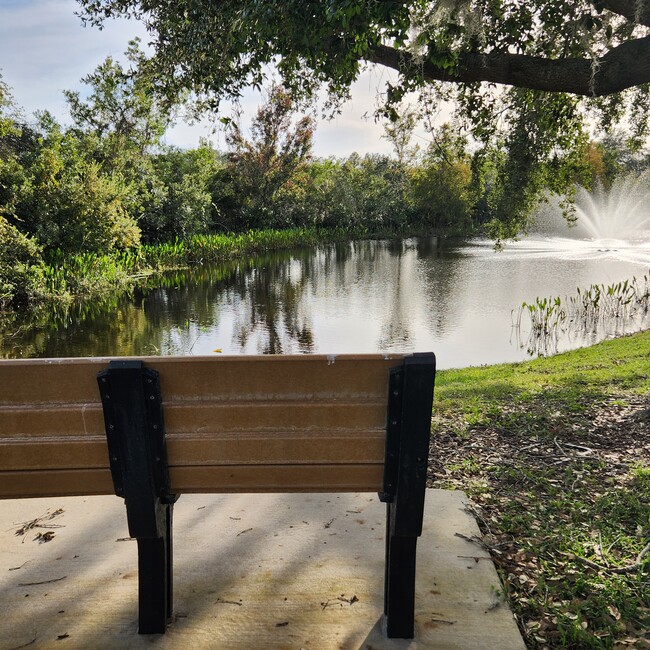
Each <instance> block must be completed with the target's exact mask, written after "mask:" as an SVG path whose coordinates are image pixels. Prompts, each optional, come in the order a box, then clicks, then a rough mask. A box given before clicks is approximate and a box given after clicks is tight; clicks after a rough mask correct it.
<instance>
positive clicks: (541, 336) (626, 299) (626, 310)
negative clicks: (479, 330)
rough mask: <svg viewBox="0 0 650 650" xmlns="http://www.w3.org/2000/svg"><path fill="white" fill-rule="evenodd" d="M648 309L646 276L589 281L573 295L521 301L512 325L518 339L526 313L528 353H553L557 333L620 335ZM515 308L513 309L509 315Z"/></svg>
mask: <svg viewBox="0 0 650 650" xmlns="http://www.w3.org/2000/svg"><path fill="white" fill-rule="evenodd" d="M649 310H650V278H649V276H647V275H644V276H643V277H642V278H641V279H640V280H639V279H637V278H636V277H633V278H632V279H631V280H624V281H621V282H616V283H614V284H611V285H605V284H592V285H591V286H590V287H588V288H587V289H580V287H578V288H577V289H576V294H575V295H574V296H569V297H565V298H564V301H563V300H562V299H561V298H560V297H554V298H536V299H535V302H533V303H527V302H523V303H522V304H521V306H520V307H519V309H518V310H517V311H516V314H517V315H516V318H515V319H514V322H513V328H514V329H515V333H516V335H517V339H518V340H520V334H521V326H522V319H523V317H524V315H526V316H528V318H529V321H530V333H529V336H528V339H527V341H526V343H525V345H527V350H528V353H529V354H531V355H533V354H538V355H545V354H549V353H554V352H557V342H558V337H559V335H560V334H561V333H569V334H579V335H587V334H593V333H595V332H596V331H597V330H598V329H599V328H608V329H610V330H613V334H614V335H620V334H623V333H625V332H626V331H627V330H629V329H630V327H631V326H632V325H637V324H639V321H642V320H643V319H644V318H645V317H646V316H647V315H648V311H649ZM514 313H515V310H513V314H514Z"/></svg>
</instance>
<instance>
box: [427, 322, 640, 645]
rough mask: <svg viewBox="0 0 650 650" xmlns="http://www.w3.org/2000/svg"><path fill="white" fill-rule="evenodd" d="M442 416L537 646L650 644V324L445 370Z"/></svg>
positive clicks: (442, 462) (457, 467)
mask: <svg viewBox="0 0 650 650" xmlns="http://www.w3.org/2000/svg"><path fill="white" fill-rule="evenodd" d="M433 423H434V425H433V435H432V444H431V455H430V470H429V471H430V485H432V486H433V487H445V488H457V489H462V490H464V491H465V492H466V493H467V494H468V496H469V497H470V498H471V500H472V502H473V504H474V505H473V510H474V514H475V515H476V517H477V519H478V521H479V525H480V527H481V531H482V538H481V539H476V540H475V541H476V543H477V544H479V545H481V546H484V547H486V548H488V549H489V550H490V552H491V554H492V557H493V558H494V560H495V563H496V565H497V567H498V569H499V571H500V573H501V577H502V581H503V588H504V597H506V598H507V599H508V601H509V602H510V605H511V607H512V609H513V611H514V613H515V616H516V618H517V621H518V623H519V626H520V628H521V630H522V633H523V635H524V638H525V640H526V643H527V645H528V647H529V648H581V649H582V648H635V647H637V648H650V332H643V333H640V334H637V335H634V336H629V337H625V338H621V339H616V340H613V341H607V342H605V343H601V344H599V345H596V346H593V347H591V348H584V349H581V350H576V351H573V352H569V353H566V354H561V355H557V356H554V357H547V358H541V359H536V360H534V361H530V362H526V363H519V364H504V365H498V366H490V367H482V368H467V369H462V370H447V371H441V372H440V373H438V376H437V379H436V394H435V400H434V418H433Z"/></svg>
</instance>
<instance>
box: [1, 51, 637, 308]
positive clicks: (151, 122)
mask: <svg viewBox="0 0 650 650" xmlns="http://www.w3.org/2000/svg"><path fill="white" fill-rule="evenodd" d="M143 57H144V55H143V53H142V51H141V50H140V48H139V44H138V42H137V41H134V42H133V43H131V45H130V46H129V49H128V51H127V53H126V60H127V64H126V67H123V66H122V65H121V64H119V63H117V62H116V61H114V60H113V59H112V58H111V57H109V58H107V59H106V60H105V61H104V62H103V63H102V64H101V65H99V66H98V67H97V68H96V69H95V71H94V72H92V73H91V74H89V75H88V76H87V77H85V78H84V80H83V81H84V82H85V84H86V85H87V87H88V92H87V93H84V94H83V97H82V94H80V93H76V92H67V93H65V95H66V98H67V101H68V104H69V108H70V114H71V117H72V120H73V123H72V125H71V126H67V127H64V126H62V125H60V124H59V123H57V121H56V120H55V119H54V118H53V117H52V116H51V115H50V114H49V113H47V112H41V113H38V114H37V115H36V116H35V120H34V121H33V122H30V123H27V122H26V121H25V120H24V118H23V117H22V115H21V112H20V110H19V109H18V108H17V107H16V106H15V104H14V102H13V100H12V98H11V94H10V91H9V88H8V87H7V86H6V84H4V83H3V81H2V78H1V77H0V236H1V237H0V311H7V310H14V311H15V310H24V309H25V307H30V306H33V305H37V304H39V303H42V302H44V301H49V300H61V299H63V300H69V299H70V298H75V297H91V296H93V295H98V294H101V293H104V292H105V291H107V290H110V289H113V288H121V287H125V286H129V285H132V284H133V283H134V282H136V281H137V279H138V277H142V276H149V275H151V274H152V273H156V272H159V271H162V270H165V269H169V268H178V267H180V266H187V265H189V264H195V263H200V262H207V261H216V260H221V259H225V258H228V257H232V256H235V255H245V254H249V253H251V252H255V251H256V250H269V249H276V248H280V247H290V246H295V245H311V244H313V243H317V242H323V241H333V240H338V239H341V238H348V239H350V238H354V237H358V236H368V235H372V234H374V235H381V234H398V235H399V234H402V235H403V234H415V233H417V234H425V233H426V234H441V235H445V236H457V235H469V234H475V233H477V232H481V230H482V229H485V228H489V227H490V224H492V225H493V224H494V223H496V221H499V220H500V221H501V222H503V219H504V218H506V217H504V216H503V215H504V214H505V212H504V210H505V209H506V208H505V207H504V205H506V204H507V203H508V199H507V197H506V199H504V194H503V183H502V180H503V175H504V174H507V173H509V172H508V168H507V158H504V156H503V152H502V151H499V150H498V149H493V150H487V149H485V148H482V149H480V150H475V151H473V152H472V146H471V145H470V142H469V141H468V139H467V137H466V136H465V135H463V134H462V133H460V131H459V130H458V128H455V127H452V126H451V125H449V124H446V125H443V126H442V127H439V128H433V127H431V128H430V129H429V131H430V137H431V140H430V142H429V143H428V145H427V146H426V147H425V148H423V149H419V148H418V147H417V146H411V144H410V141H411V136H412V135H413V129H414V127H415V124H416V123H417V115H415V114H412V113H410V112H408V111H405V112H404V114H403V115H395V116H394V119H393V121H392V123H391V124H390V125H387V126H386V138H387V139H388V140H389V141H390V142H391V143H392V145H393V147H394V150H395V156H394V157H391V156H385V155H366V156H364V157H361V156H359V155H357V154H352V155H350V156H349V157H348V158H346V159H334V158H331V159H326V160H323V159H315V158H314V157H313V155H312V141H313V133H314V119H313V117H312V116H311V115H310V114H299V112H298V108H297V106H296V104H295V103H294V101H293V98H292V96H291V94H290V93H289V92H288V91H287V90H286V89H285V88H283V87H281V86H274V87H272V88H270V89H269V90H268V96H267V99H266V102H265V103H264V104H263V105H262V106H261V107H260V108H259V110H258V112H257V114H256V115H255V117H254V119H253V121H252V124H251V128H250V129H249V130H246V129H244V127H243V125H242V124H241V122H240V119H239V118H240V116H239V115H237V114H235V116H234V118H233V119H232V120H226V122H228V127H227V131H226V143H227V145H228V150H227V151H226V152H220V151H217V150H216V149H215V148H213V147H212V146H211V145H210V144H209V143H207V142H203V143H202V144H201V145H200V146H199V147H197V148H196V149H192V150H180V149H176V148H173V147H168V146H165V145H164V142H163V136H164V134H165V131H166V129H167V128H168V126H169V125H170V124H171V123H172V122H173V118H174V114H173V111H174V109H173V107H170V106H168V105H165V104H164V103H161V101H160V99H158V98H157V97H156V93H155V87H154V86H155V84H154V82H153V81H152V79H151V78H150V77H148V76H147V75H146V74H144V73H143V71H142V63H143V61H144V58H143ZM474 148H475V147H474ZM613 151H615V147H612V146H611V145H607V146H605V145H604V144H603V145H600V144H594V143H586V144H585V147H584V150H583V151H582V157H581V158H580V159H576V160H575V161H574V163H572V165H573V166H572V170H573V171H572V176H571V178H572V180H573V181H575V182H580V183H582V184H583V185H587V186H588V185H589V184H591V183H593V182H597V181H602V182H607V180H608V178H610V177H612V176H613V175H615V173H617V172H618V171H619V168H618V167H616V165H615V164H614V163H612V159H614V158H616V156H615V155H614V154H612V152H613ZM608 152H609V153H610V154H611V155H610V156H609V158H608V157H607V155H606V154H607V153H608ZM639 160H640V158H639V156H637V158H635V161H636V162H638V161H639ZM624 167H625V166H624V165H623V166H621V167H620V168H621V169H624ZM511 171H512V170H511ZM504 201H505V203H504ZM520 203H521V202H520ZM533 203H534V202H533V201H532V199H531V201H530V202H529V203H528V208H527V209H529V210H530V209H532V206H533ZM506 216H507V215H506ZM495 220H496V221H495ZM493 232H494V234H495V236H497V237H499V236H500V231H493Z"/></svg>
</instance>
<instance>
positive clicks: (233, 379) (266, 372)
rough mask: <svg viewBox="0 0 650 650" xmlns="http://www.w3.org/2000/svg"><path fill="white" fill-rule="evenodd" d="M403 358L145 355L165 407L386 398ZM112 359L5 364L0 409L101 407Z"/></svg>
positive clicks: (1, 367) (0, 382) (1, 371)
mask: <svg viewBox="0 0 650 650" xmlns="http://www.w3.org/2000/svg"><path fill="white" fill-rule="evenodd" d="M402 358H403V355H385V356H384V355H340V356H336V355H333V356H325V355H309V356H305V355H286V356H282V355H278V356H273V355H270V356H266V357H263V359H264V362H263V363H261V362H260V359H261V357H246V356H237V357H148V358H143V359H142V360H143V361H144V362H145V364H146V365H147V367H150V368H152V369H154V370H158V371H160V372H161V387H162V393H163V395H164V399H165V401H166V402H172V401H177V400H180V401H192V402H200V401H203V400H205V399H210V400H220V401H224V402H226V401H227V402H229V403H236V402H238V401H240V402H241V401H250V400H251V399H267V400H278V399H282V400H294V401H295V400H302V399H310V400H314V399H338V398H340V399H343V400H349V399H350V398H355V399H373V398H377V399H384V397H385V393H386V378H385V376H384V375H385V372H380V371H381V370H382V369H383V370H384V371H387V369H388V368H390V367H391V366H394V365H395V363H396V362H399V361H401V359H402ZM110 360H111V358H109V357H107V358H93V359H45V360H43V359H18V360H11V359H9V360H3V362H2V364H0V405H5V406H11V405H21V404H29V405H32V404H57V403H70V402H76V403H80V404H88V405H90V404H99V401H100V400H99V394H98V390H97V384H96V380H95V377H96V375H97V372H99V371H100V370H102V369H104V368H106V367H107V366H108V364H109V362H110Z"/></svg>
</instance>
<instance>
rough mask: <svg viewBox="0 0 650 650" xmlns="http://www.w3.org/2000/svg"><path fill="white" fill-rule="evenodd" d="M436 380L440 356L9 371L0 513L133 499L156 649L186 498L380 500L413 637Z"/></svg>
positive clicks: (142, 607) (18, 367) (70, 363)
mask: <svg viewBox="0 0 650 650" xmlns="http://www.w3.org/2000/svg"><path fill="white" fill-rule="evenodd" d="M434 375H435V358H434V356H433V354H429V353H426V354H414V355H409V356H403V355H338V356H324V355H295V356H292V355H287V356H257V357H252V356H251V357H246V356H240V357H151V358H144V359H133V358H112V359H108V358H104V359H102V358H93V359H81V358H78V359H25V360H0V498H3V499H10V498H25V497H60V496H75V495H101V494H117V495H118V496H121V497H123V498H124V500H125V505H126V514H127V521H128V526H129V534H130V535H131V537H134V538H136V539H137V545H138V576H139V577H138V583H139V586H138V589H139V599H138V600H139V632H140V633H141V634H150V633H163V632H164V631H165V628H166V625H167V623H168V621H169V619H170V616H171V613H172V510H173V504H174V502H175V501H176V499H177V498H178V496H179V495H181V494H183V493H213V492H219V493H221V492H378V493H379V496H380V499H381V500H382V501H385V502H386V503H387V530H386V569H385V583H384V584H385V590H384V605H385V615H386V633H387V636H388V637H392V638H412V637H413V633H414V598H415V556H416V543H417V538H418V536H420V535H421V532H422V518H423V509H424V494H425V483H426V473H427V459H428V450H429V434H430V423H431V404H432V397H433V382H434ZM163 416H164V417H163Z"/></svg>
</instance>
